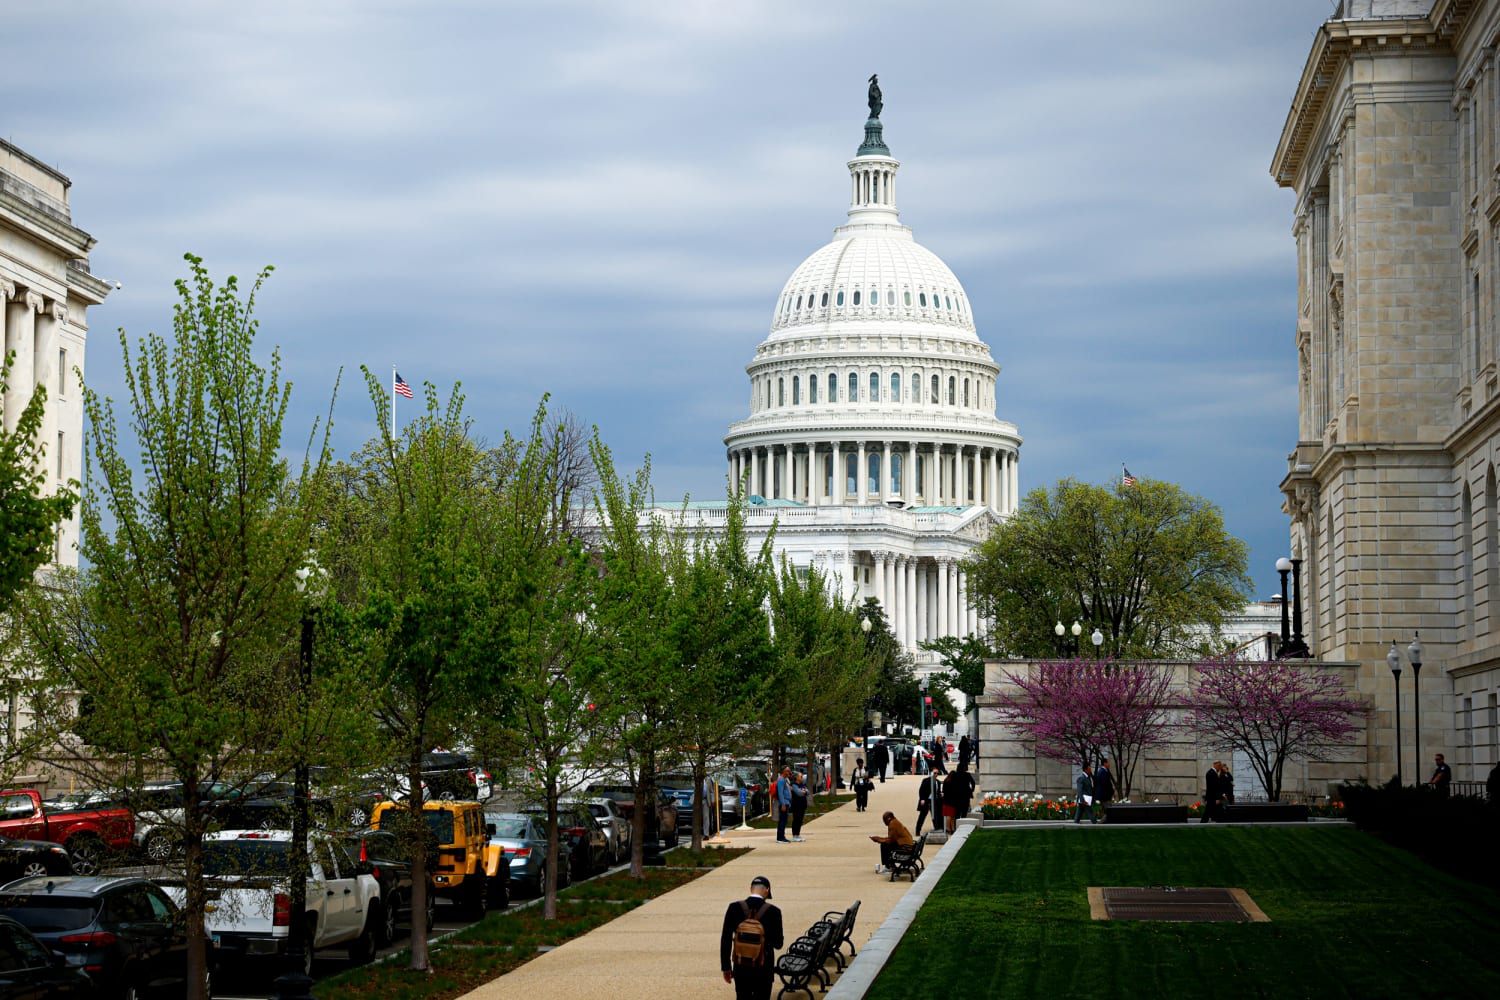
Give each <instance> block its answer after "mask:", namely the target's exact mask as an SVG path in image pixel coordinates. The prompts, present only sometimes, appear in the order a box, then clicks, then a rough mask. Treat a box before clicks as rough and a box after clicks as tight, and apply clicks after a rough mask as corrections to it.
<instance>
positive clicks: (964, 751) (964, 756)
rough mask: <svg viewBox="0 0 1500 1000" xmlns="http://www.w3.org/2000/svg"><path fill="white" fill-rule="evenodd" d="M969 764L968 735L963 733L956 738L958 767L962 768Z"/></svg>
mask: <svg viewBox="0 0 1500 1000" xmlns="http://www.w3.org/2000/svg"><path fill="white" fill-rule="evenodd" d="M968 763H969V735H968V734H967V733H965V734H964V735H962V736H960V737H959V738H958V766H959V767H964V766H966V765H967V764H968Z"/></svg>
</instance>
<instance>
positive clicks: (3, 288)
mask: <svg viewBox="0 0 1500 1000" xmlns="http://www.w3.org/2000/svg"><path fill="white" fill-rule="evenodd" d="M15 297H16V283H15V282H14V281H11V280H10V279H9V278H0V305H3V304H4V303H6V302H9V301H10V300H11V299H13V298H15Z"/></svg>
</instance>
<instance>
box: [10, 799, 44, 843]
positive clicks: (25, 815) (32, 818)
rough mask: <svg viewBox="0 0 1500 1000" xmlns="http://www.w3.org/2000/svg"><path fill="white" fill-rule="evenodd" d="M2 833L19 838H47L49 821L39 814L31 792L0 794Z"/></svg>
mask: <svg viewBox="0 0 1500 1000" xmlns="http://www.w3.org/2000/svg"><path fill="white" fill-rule="evenodd" d="M0 833H4V834H5V835H6V836H8V837H15V838H16V839H17V840H46V839H47V821H46V819H45V818H43V817H40V816H38V815H37V808H36V801H35V800H34V799H33V798H32V797H31V796H30V795H29V794H27V793H24V792H8V793H6V794H4V795H0Z"/></svg>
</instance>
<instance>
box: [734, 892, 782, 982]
mask: <svg viewBox="0 0 1500 1000" xmlns="http://www.w3.org/2000/svg"><path fill="white" fill-rule="evenodd" d="M770 900H771V881H770V880H769V879H767V878H766V877H765V876H764V875H757V876H755V878H753V879H751V880H750V895H749V896H748V897H747V898H745V899H741V900H736V901H735V902H733V903H730V904H729V909H727V910H725V911H724V929H723V931H722V932H720V934H719V968H720V969H721V970H722V971H723V973H724V982H726V983H733V984H734V996H735V1000H771V987H772V986H773V985H774V984H775V979H776V949H778V948H780V947H781V943H782V938H783V931H782V926H781V910H780V909H779V908H777V907H776V906H774V905H772V903H771V901H770ZM747 919H753V920H756V921H759V923H760V926H761V930H762V932H763V933H764V936H765V943H764V947H763V948H762V953H761V955H760V957H759V959H758V960H749V959H746V958H742V957H740V956H737V955H736V954H735V952H736V950H737V949H736V948H735V936H736V932H737V931H739V929H740V925H741V924H742V923H744V922H745V921H746V920H747Z"/></svg>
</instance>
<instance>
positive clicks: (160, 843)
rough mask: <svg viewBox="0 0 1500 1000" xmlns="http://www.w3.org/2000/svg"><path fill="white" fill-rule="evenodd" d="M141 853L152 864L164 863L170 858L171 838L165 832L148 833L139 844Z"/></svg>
mask: <svg viewBox="0 0 1500 1000" xmlns="http://www.w3.org/2000/svg"><path fill="white" fill-rule="evenodd" d="M141 853H142V854H144V855H145V856H146V860H147V861H149V862H151V863H152V864H154V865H164V864H166V863H167V862H168V861H171V860H172V838H171V837H168V836H167V835H166V834H165V833H154V832H153V833H149V834H147V835H146V842H145V843H144V844H142V845H141Z"/></svg>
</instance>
